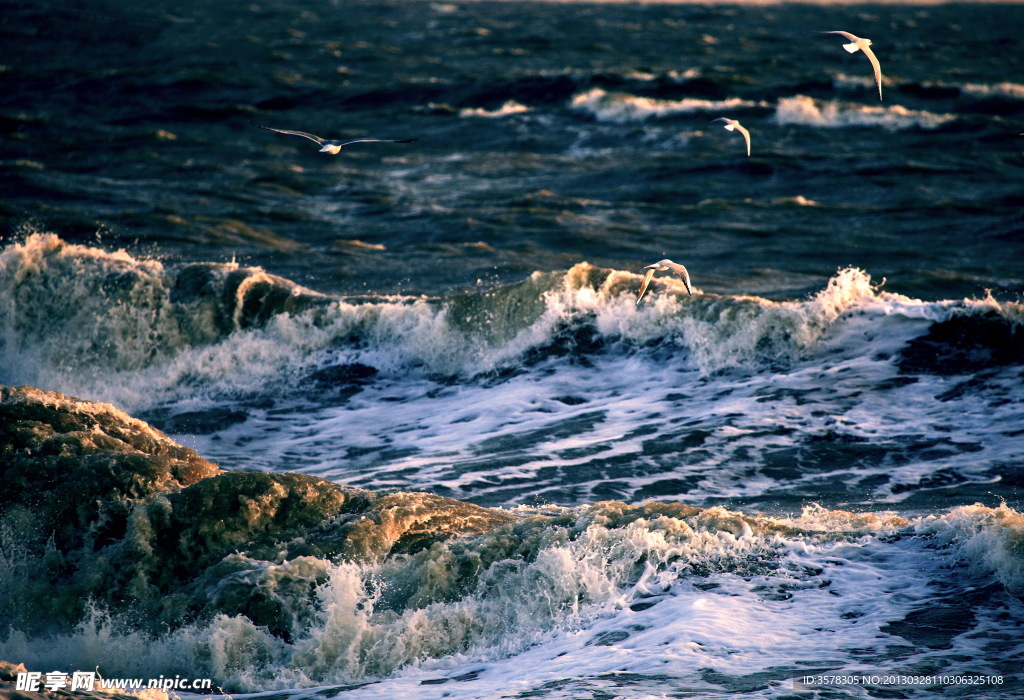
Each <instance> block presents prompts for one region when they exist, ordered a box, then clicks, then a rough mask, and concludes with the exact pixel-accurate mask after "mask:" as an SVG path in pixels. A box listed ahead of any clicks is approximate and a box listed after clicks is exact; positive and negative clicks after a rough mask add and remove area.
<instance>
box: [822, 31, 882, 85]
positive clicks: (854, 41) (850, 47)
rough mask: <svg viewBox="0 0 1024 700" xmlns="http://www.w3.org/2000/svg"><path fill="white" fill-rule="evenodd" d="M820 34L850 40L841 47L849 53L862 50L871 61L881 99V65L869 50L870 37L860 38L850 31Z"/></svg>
mask: <svg viewBox="0 0 1024 700" xmlns="http://www.w3.org/2000/svg"><path fill="white" fill-rule="evenodd" d="M822 34H838V35H840V36H842V37H846V39H847V40H848V41H849V42H851V43H849V44H843V48H844V49H846V50H847V51H849V52H850V53H857V51H858V50H860V51H863V52H864V55H865V56H867V57H868V60H869V61H871V67H872V68H874V69H875V82H876V83H878V99H879V100H881V99H882V66H880V65H879V64H878V59H877V58H876V57H875V53H874V51H872V50H871V48H870V47H871V39H861V38H860V37H859V36H854V35H853V34H850V32H822Z"/></svg>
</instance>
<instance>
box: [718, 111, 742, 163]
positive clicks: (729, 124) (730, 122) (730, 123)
mask: <svg viewBox="0 0 1024 700" xmlns="http://www.w3.org/2000/svg"><path fill="white" fill-rule="evenodd" d="M711 121H712V123H713V122H725V130H726V131H733V130H734V129H735V130H736V131H738V132H740V133H741V134H743V140H744V141H746V142H747V155H748V156H749V155H750V132H749V131H747V130H746V129H744V128H743V125H742V124H740V123H739V122H738V121H736V120H735V119H729V118H728V117H719V118H718V119H712V120H711Z"/></svg>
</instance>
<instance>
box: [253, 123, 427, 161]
mask: <svg viewBox="0 0 1024 700" xmlns="http://www.w3.org/2000/svg"><path fill="white" fill-rule="evenodd" d="M249 123H250V124H252V125H253V126H258V127H260V128H261V129H266V130H267V131H276V132H277V133H279V134H289V135H291V136H302V137H303V138H307V139H309V140H310V141H316V142H317V143H318V144H319V145H320V146H322V148H321V149H320V152H321V153H330V154H332V155H338V153H340V152H341V149H343V148H344V147H345V146H351V145H352V144H354V143H412V142H413V141H418V140H419V139H355V140H353V141H342V142H338V141H328V140H327V139H322V138H320V137H319V136H316V135H314V134H307V133H306V132H305V131H289V130H288V129H271V128H270V127H269V126H262V125H260V124H257V123H255V122H249Z"/></svg>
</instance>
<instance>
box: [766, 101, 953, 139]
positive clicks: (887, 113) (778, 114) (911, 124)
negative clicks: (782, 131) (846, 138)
mask: <svg viewBox="0 0 1024 700" xmlns="http://www.w3.org/2000/svg"><path fill="white" fill-rule="evenodd" d="M954 119H956V117H955V116H954V115H952V114H934V113H932V112H925V111H919V110H912V109H907V108H906V107H903V106H901V105H892V106H889V107H875V106H866V105H858V104H852V103H845V102H835V101H823V100H816V99H814V98H812V97H807V96H806V95H796V96H794V97H784V98H782V99H780V100H779V103H778V106H777V107H776V110H775V121H776V123H778V124H780V125H783V126H786V125H791V124H794V125H798V126H816V127H822V128H828V129H845V128H850V127H863V126H868V127H881V128H883V129H885V130H887V131H901V130H904V129H937V128H939V127H940V126H942V125H943V124H946V123H948V122H951V121H953V120H954Z"/></svg>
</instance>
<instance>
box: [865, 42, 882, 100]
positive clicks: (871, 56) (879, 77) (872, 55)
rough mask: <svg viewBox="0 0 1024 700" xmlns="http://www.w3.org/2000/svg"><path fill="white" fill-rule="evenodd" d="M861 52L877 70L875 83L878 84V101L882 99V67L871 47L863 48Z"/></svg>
mask: <svg viewBox="0 0 1024 700" xmlns="http://www.w3.org/2000/svg"><path fill="white" fill-rule="evenodd" d="M861 51H863V52H864V54H865V55H866V56H867V57H868V60H869V61H871V67H872V68H874V69H875V82H876V83H878V99H879V100H881V99H882V66H881V65H879V63H878V58H876V57H875V52H874V51H872V50H871V47H870V46H862V47H861Z"/></svg>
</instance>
